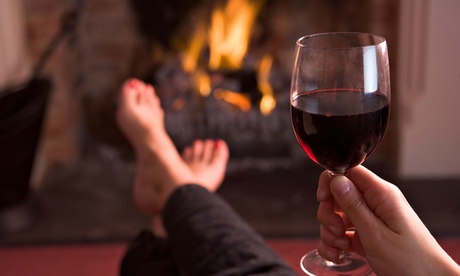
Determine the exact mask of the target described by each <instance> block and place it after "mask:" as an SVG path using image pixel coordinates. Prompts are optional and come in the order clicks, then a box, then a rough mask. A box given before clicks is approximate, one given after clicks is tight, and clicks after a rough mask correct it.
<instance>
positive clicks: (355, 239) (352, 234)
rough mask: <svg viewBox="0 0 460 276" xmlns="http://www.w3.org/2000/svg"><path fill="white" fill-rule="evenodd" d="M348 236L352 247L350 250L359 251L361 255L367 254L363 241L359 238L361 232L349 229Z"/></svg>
mask: <svg viewBox="0 0 460 276" xmlns="http://www.w3.org/2000/svg"><path fill="white" fill-rule="evenodd" d="M346 236H347V237H348V241H349V242H350V248H349V249H348V251H353V252H356V253H358V254H359V255H361V256H364V257H365V256H366V252H365V251H364V247H363V245H362V243H361V239H360V238H359V234H358V232H356V231H347V232H346Z"/></svg>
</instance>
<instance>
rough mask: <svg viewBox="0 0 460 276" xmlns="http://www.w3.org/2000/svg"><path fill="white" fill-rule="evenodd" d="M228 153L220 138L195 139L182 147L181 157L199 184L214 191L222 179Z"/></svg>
mask: <svg viewBox="0 0 460 276" xmlns="http://www.w3.org/2000/svg"><path fill="white" fill-rule="evenodd" d="M228 155H229V151H228V146H227V144H226V143H225V142H224V141H222V140H209V139H208V140H205V141H202V140H195V142H194V143H193V144H192V145H191V146H188V147H186V148H185V149H184V151H183V152H182V159H184V161H185V162H186V163H187V164H188V166H189V167H190V169H191V170H192V171H193V173H194V174H195V176H196V177H197V178H198V179H199V181H200V183H199V184H200V185H202V186H203V187H205V188H206V189H208V190H209V191H211V192H214V191H216V190H217V188H219V186H220V184H221V183H222V181H223V180H224V176H225V170H226V168H227V161H228Z"/></svg>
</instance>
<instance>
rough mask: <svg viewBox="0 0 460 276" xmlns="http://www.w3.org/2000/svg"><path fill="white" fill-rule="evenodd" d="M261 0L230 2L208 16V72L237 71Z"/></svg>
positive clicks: (260, 5)
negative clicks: (209, 22)
mask: <svg viewBox="0 0 460 276" xmlns="http://www.w3.org/2000/svg"><path fill="white" fill-rule="evenodd" d="M262 4H263V1H262V0H253V1H250V0H229V1H228V2H227V5H226V6H225V7H224V8H217V9H216V10H215V11H214V12H213V14H212V16H211V28H210V30H209V49H210V57H209V68H210V69H213V70H217V69H223V68H224V69H239V68H241V64H242V62H243V58H244V56H245V54H246V51H247V49H248V46H249V41H250V38H251V30H252V26H253V24H254V21H255V19H256V17H257V14H258V13H259V10H260V8H261V7H262Z"/></svg>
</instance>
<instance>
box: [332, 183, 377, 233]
mask: <svg viewBox="0 0 460 276" xmlns="http://www.w3.org/2000/svg"><path fill="white" fill-rule="evenodd" d="M330 189H331V193H332V195H333V197H334V199H335V202H336V204H337V205H338V206H339V207H340V209H341V210H342V211H343V212H344V213H345V214H346V216H347V217H348V219H349V220H350V221H351V223H352V224H353V225H354V226H355V228H356V231H357V232H358V233H359V235H360V236H362V237H363V236H364V235H367V234H371V233H373V231H372V230H373V229H374V227H376V226H377V224H378V221H377V220H378V219H377V218H376V216H375V214H374V213H373V212H372V210H371V209H370V208H369V206H368V204H367V202H366V201H365V200H364V197H363V195H362V194H361V192H360V191H359V190H358V189H357V188H356V186H355V185H354V184H353V182H351V180H350V179H348V178H347V177H345V176H337V177H334V179H332V181H331V184H330Z"/></svg>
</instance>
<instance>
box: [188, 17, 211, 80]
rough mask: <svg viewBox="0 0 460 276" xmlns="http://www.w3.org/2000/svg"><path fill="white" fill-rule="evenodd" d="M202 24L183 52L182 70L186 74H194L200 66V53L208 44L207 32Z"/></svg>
mask: <svg viewBox="0 0 460 276" xmlns="http://www.w3.org/2000/svg"><path fill="white" fill-rule="evenodd" d="M204 30H205V28H204V27H203V26H202V24H199V25H198V27H197V28H196V30H195V32H194V35H193V36H192V38H191V41H190V42H189V44H188V47H186V49H185V51H184V52H183V57H182V69H183V70H184V71H185V72H188V73H192V72H194V71H195V70H196V68H197V65H198V58H199V57H200V53H201V51H202V49H203V47H204V45H205V44H206V32H205V31H204Z"/></svg>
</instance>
